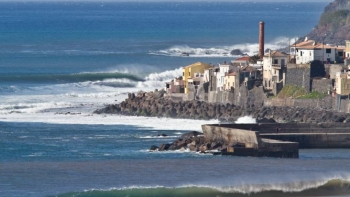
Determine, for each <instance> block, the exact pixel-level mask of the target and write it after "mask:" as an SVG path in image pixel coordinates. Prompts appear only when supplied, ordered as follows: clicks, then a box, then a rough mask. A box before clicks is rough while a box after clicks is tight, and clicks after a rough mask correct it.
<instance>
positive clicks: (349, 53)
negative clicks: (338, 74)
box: [345, 40, 350, 59]
mask: <svg viewBox="0 0 350 197" xmlns="http://www.w3.org/2000/svg"><path fill="white" fill-rule="evenodd" d="M345 58H346V59H350V40H345Z"/></svg>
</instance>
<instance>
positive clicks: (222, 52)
mask: <svg viewBox="0 0 350 197" xmlns="http://www.w3.org/2000/svg"><path fill="white" fill-rule="evenodd" d="M294 40H295V38H288V37H277V38H276V39H274V40H272V41H271V42H269V43H265V49H271V50H277V49H281V48H285V47H288V46H289V45H290V44H291V43H292V41H294ZM235 49H239V50H240V51H241V52H242V53H243V54H247V55H255V54H257V53H258V50H259V44H258V43H241V44H235V45H231V46H216V47H210V48H200V47H191V46H188V45H175V46H172V47H170V48H168V49H163V50H159V51H152V52H150V54H153V55H165V56H184V57H187V56H188V57H227V56H230V57H237V56H235V55H231V51H232V50H235Z"/></svg>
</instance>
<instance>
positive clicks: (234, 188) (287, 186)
mask: <svg viewBox="0 0 350 197" xmlns="http://www.w3.org/2000/svg"><path fill="white" fill-rule="evenodd" d="M164 152H168V151H163V152H160V153H163V154H164ZM153 153H157V151H154V152H153ZM169 153H176V152H174V151H172V152H169ZM259 181H260V182H261V181H262V180H259ZM332 181H338V184H339V185H338V186H349V184H350V177H349V174H347V175H340V174H338V175H334V176H330V177H325V178H320V179H316V180H304V181H302V180H295V181H291V182H284V183H279V182H271V183H269V181H268V180H265V179H263V182H264V183H260V184H254V183H243V184H236V185H230V186H213V185H204V184H203V185H202V184H187V185H181V186H177V187H167V186H162V185H155V186H147V185H145V186H135V185H134V186H130V187H121V188H110V189H107V190H102V189H91V190H85V191H112V190H134V189H159V188H168V189H177V188H209V189H214V190H217V191H220V192H225V193H240V194H245V195H250V194H254V193H260V192H265V191H280V192H284V193H296V192H301V191H305V190H309V189H316V188H319V187H321V186H324V185H326V184H327V183H330V182H332Z"/></svg>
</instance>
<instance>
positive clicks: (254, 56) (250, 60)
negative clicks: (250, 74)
mask: <svg viewBox="0 0 350 197" xmlns="http://www.w3.org/2000/svg"><path fill="white" fill-rule="evenodd" d="M259 59H260V57H259V55H253V56H250V59H249V62H250V63H253V64H256V63H257V61H258V60H259Z"/></svg>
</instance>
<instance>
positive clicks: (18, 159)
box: [0, 1, 350, 197]
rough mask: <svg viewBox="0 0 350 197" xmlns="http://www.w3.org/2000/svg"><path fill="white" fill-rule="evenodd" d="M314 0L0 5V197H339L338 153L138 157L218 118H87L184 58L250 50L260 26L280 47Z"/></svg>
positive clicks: (161, 80) (348, 158)
mask: <svg viewBox="0 0 350 197" xmlns="http://www.w3.org/2000/svg"><path fill="white" fill-rule="evenodd" d="M326 5H327V3H324V2H323V3H308V2H302V3H300V2H299V3H292V2H275V3H266V2H265V3H262V2H208V1H205V2H166V3H165V2H157V3H155V2H153V3H152V2H148V3H145V2H129V3H127V2H119V3H116V2H114V3H112V2H68V1H67V2H0V18H1V20H0V196H11V197H22V196H23V197H24V196H25V197H38V196H39V197H40V196H69V197H73V196H123V197H125V196H129V197H132V196H134V197H139V196H150V197H151V196H152V197H155V196H161V197H167V196H169V197H170V196H171V197H175V196H176V197H196V196H198V197H219V196H222V197H226V196H230V197H231V196H232V197H236V196H238V197H241V196H253V197H255V196H256V197H270V196H286V197H289V196H294V197H296V196H298V197H301V196H313V197H315V196H350V151H349V150H346V149H331V150H300V158H299V159H277V158H253V157H225V156H213V155H204V154H198V153H194V152H190V151H187V150H185V151H166V152H149V151H148V150H149V148H150V147H151V146H152V145H158V146H159V145H161V144H162V143H171V142H172V141H174V140H175V139H177V138H178V137H180V136H181V135H182V134H184V133H186V132H189V131H193V130H195V131H200V130H201V127H200V126H201V125H202V124H206V123H217V122H218V120H209V121H205V120H185V119H170V118H150V117H126V116H121V115H108V114H102V115H97V114H93V113H92V112H93V111H94V110H96V109H99V108H102V107H104V106H105V105H106V104H111V103H118V102H121V101H122V100H124V99H125V98H126V97H127V94H128V93H130V92H138V91H140V90H143V91H153V90H155V89H161V88H163V87H164V86H165V82H167V81H169V80H171V79H173V78H174V77H177V76H181V75H182V67H184V66H187V65H189V64H192V63H195V62H198V61H201V62H206V63H212V64H218V63H222V62H224V61H231V60H233V59H235V58H237V56H232V55H231V54H230V52H231V51H232V50H234V49H240V50H241V51H242V52H243V53H247V54H250V55H252V54H255V53H256V52H257V51H258V44H257V43H258V31H259V30H258V28H259V22H260V21H264V22H265V30H266V31H265V41H266V44H265V48H269V49H278V48H283V47H287V46H288V45H289V44H290V43H292V42H293V41H294V40H295V39H296V38H297V37H300V36H303V35H305V34H307V33H308V32H309V31H310V30H311V29H312V28H313V27H314V26H315V25H316V24H317V22H318V20H319V17H320V15H321V14H322V12H323V9H324V7H325V6H326ZM182 53H188V54H189V56H183V55H182ZM247 121H249V122H252V121H254V120H253V119H251V118H249V117H242V119H241V122H247ZM160 134H166V135H167V136H166V137H160V136H158V135H160Z"/></svg>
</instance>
